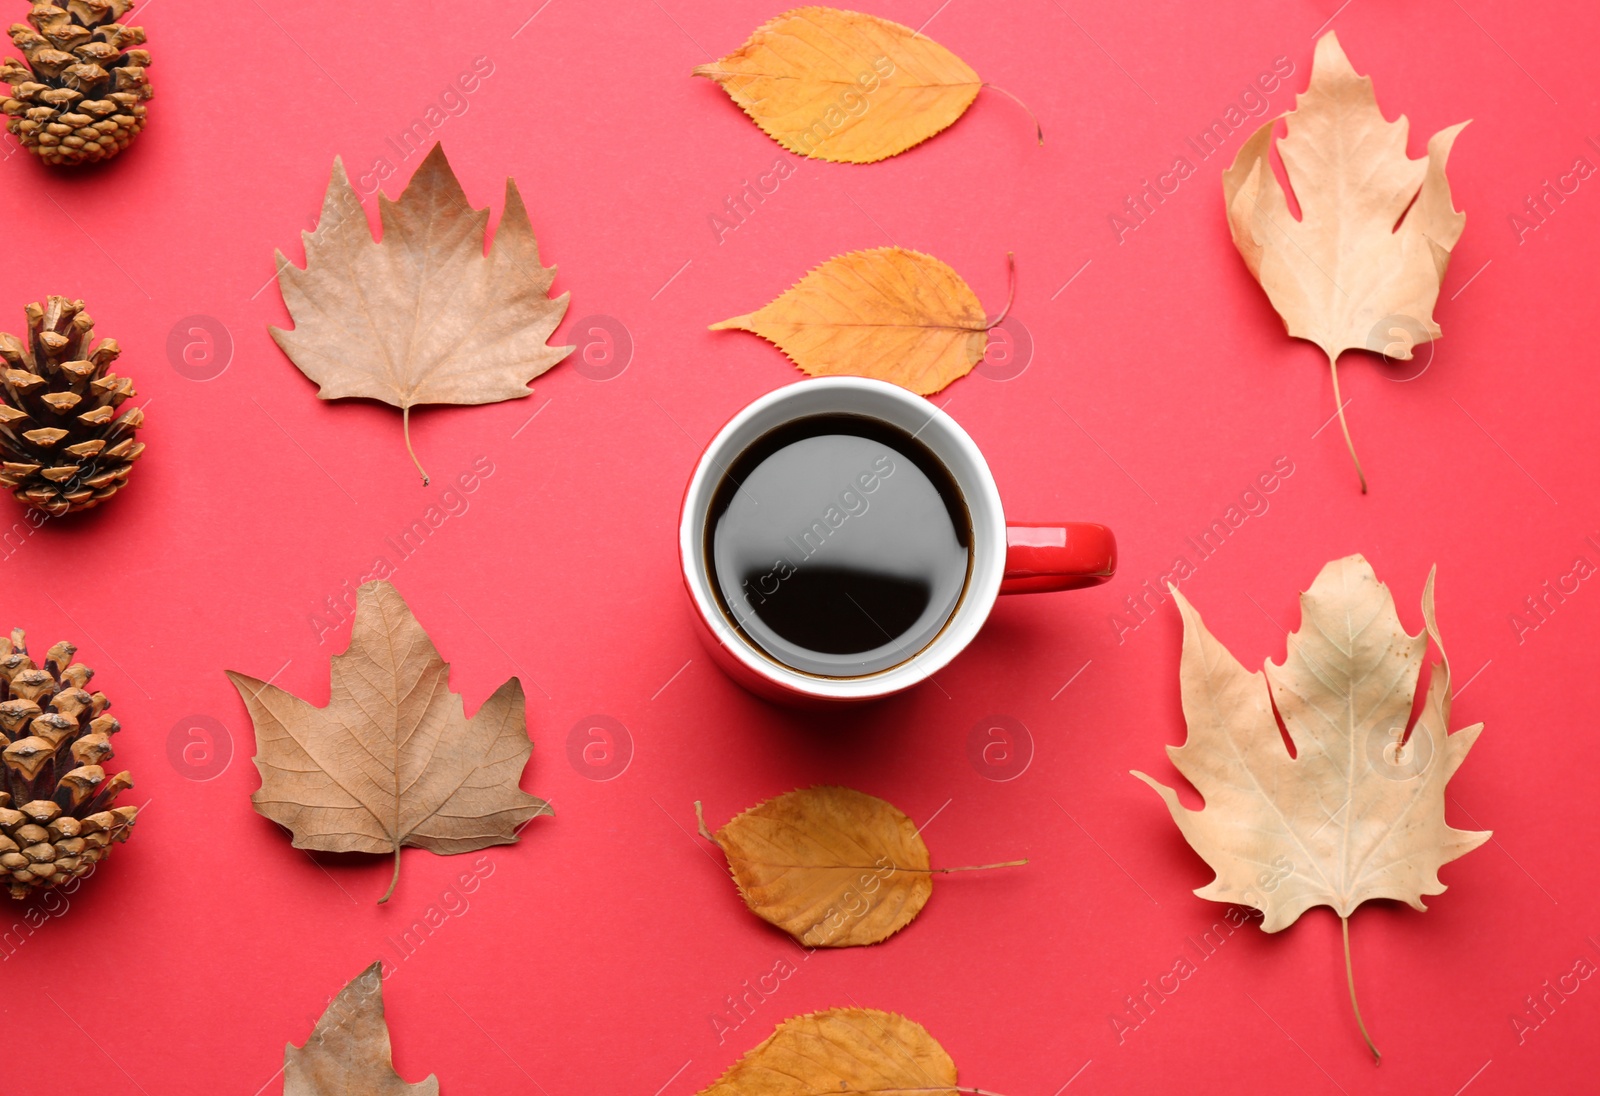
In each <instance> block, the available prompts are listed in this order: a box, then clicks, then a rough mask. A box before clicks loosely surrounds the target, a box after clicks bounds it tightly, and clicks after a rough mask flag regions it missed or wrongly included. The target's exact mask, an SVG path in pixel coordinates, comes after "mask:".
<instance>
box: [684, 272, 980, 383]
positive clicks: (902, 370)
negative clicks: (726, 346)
mask: <svg viewBox="0 0 1600 1096" xmlns="http://www.w3.org/2000/svg"><path fill="white" fill-rule="evenodd" d="M987 327H988V323H987V321H986V320H985V317H984V313H983V305H982V304H981V303H980V302H979V301H978V296H977V294H976V293H974V292H973V291H972V288H971V287H970V286H968V285H967V283H966V282H964V281H962V279H961V275H959V274H957V273H956V272H955V271H954V270H952V269H950V267H948V266H946V265H945V264H944V263H942V262H940V261H939V260H938V259H935V258H934V257H933V256H931V255H924V254H922V253H921V252H920V251H908V250H906V249H905V248H901V247H880V248H875V249H873V250H870V251H852V252H849V253H848V254H844V255H839V256H836V257H835V258H832V259H829V260H828V261H827V262H825V263H823V264H822V265H821V266H819V267H817V268H815V269H814V270H812V271H811V272H810V273H808V274H807V275H806V276H805V277H803V278H801V279H800V280H799V281H798V282H796V283H795V285H794V286H793V287H791V288H790V289H788V290H787V291H785V292H784V293H783V294H782V295H781V296H779V297H778V298H777V299H776V300H774V301H773V302H772V303H771V304H769V305H767V306H766V307H764V308H761V309H759V310H757V311H755V312H752V313H749V314H748V315H744V316H735V317H734V318H733V319H730V320H723V321H722V322H721V323H715V324H712V325H711V330H713V331H726V330H739V331H750V332H753V333H754V334H757V335H760V336H761V337H762V338H763V339H766V340H768V341H769V342H772V343H775V344H777V346H778V348H779V349H780V350H782V351H783V352H784V353H785V354H787V355H788V356H789V358H790V359H791V360H792V361H793V362H794V363H795V365H797V366H799V367H800V369H801V371H802V372H804V373H806V374H807V375H809V376H813V377H819V376H837V375H846V376H856V377H875V378H877V379H878V380H884V381H890V382H892V383H894V384H898V385H900V386H901V387H902V388H908V389H910V390H911V391H913V392H915V393H917V394H918V395H922V396H927V395H931V394H932V393H934V392H937V391H939V390H940V389H941V388H943V387H944V386H945V385H947V384H949V383H950V382H951V381H953V380H956V379H958V378H960V377H964V376H966V375H967V374H968V373H970V372H971V371H972V369H973V367H974V366H976V365H977V364H978V363H979V362H981V361H982V360H983V355H984V351H985V350H987V349H988V345H989V335H988V331H987Z"/></svg>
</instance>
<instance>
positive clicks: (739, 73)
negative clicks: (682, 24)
mask: <svg viewBox="0 0 1600 1096" xmlns="http://www.w3.org/2000/svg"><path fill="white" fill-rule="evenodd" d="M694 75H696V76H706V77H710V78H711V79H712V80H715V81H716V82H717V84H718V85H720V86H721V88H722V90H723V91H725V92H727V93H728V96H729V98H731V99H732V100H733V101H734V102H735V103H737V104H739V107H740V109H741V110H743V111H744V112H745V113H746V114H748V115H749V116H750V117H751V118H752V119H754V121H755V123H756V125H758V126H760V127H761V128H762V130H764V131H765V132H766V134H767V135H768V136H769V137H771V138H772V139H773V140H775V141H777V142H778V143H779V144H780V145H782V146H783V147H784V148H786V149H788V150H789V151H790V152H797V153H799V154H800V155H802V156H809V157H812V158H814V159H822V160H832V161H833V162H835V163H850V164H870V163H872V162H874V161H876V160H882V159H885V158H886V157H889V156H896V155H898V154H900V153H902V152H904V151H906V149H908V148H911V147H913V146H915V145H919V144H921V143H922V142H923V141H926V140H927V139H928V138H929V137H932V136H933V135H934V134H936V133H938V132H939V131H940V130H942V129H945V128H946V127H948V126H950V125H951V124H952V123H954V122H955V120H956V119H957V118H959V117H961V115H963V114H964V113H966V110H967V108H968V107H969V106H971V105H972V101H973V100H974V99H976V98H977V97H978V90H979V89H980V88H983V87H988V86H992V85H986V84H984V83H983V81H981V80H979V79H978V74H977V73H976V72H973V71H972V69H971V68H969V67H968V66H967V64H966V62H965V61H963V60H961V58H959V57H957V56H956V55H955V54H953V53H951V52H950V51H949V50H947V49H945V48H944V47H943V46H941V45H940V44H939V43H937V42H935V41H933V40H932V39H931V38H928V37H926V36H924V35H922V34H920V33H918V32H917V31H914V30H912V29H911V28H910V27H903V26H901V25H900V24H899V23H891V22H890V21H889V20H887V19H879V18H878V17H877V16H875V15H864V14H862V13H861V12H859V11H840V10H838V9H837V8H819V7H809V8H795V9H794V10H793V11H787V12H784V13H783V14H782V15H780V16H778V17H777V18H776V19H773V20H771V21H769V22H767V23H764V24H762V25H761V26H760V27H758V28H756V31H755V33H754V34H752V35H751V36H750V39H749V41H747V42H745V44H744V45H742V46H740V47H739V48H738V49H736V50H734V51H733V52H732V53H730V54H728V56H726V57H724V58H722V59H721V60H719V61H713V62H712V63H711V64H709V65H698V66H696V67H695V70H694ZM995 90H996V91H999V90H1000V89H999V88H996V89H995ZM1002 94H1006V95H1009V94H1010V93H1009V92H1002ZM1024 109H1026V108H1024ZM1034 126H1035V129H1037V128H1038V122H1037V120H1036V121H1035V123H1034ZM1039 143H1040V144H1043V143H1044V134H1043V132H1042V131H1041V132H1040V133H1039Z"/></svg>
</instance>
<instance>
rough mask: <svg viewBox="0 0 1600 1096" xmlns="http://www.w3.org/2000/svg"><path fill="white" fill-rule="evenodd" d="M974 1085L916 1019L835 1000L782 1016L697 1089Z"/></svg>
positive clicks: (728, 1094) (749, 1091) (951, 1090)
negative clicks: (961, 1078)
mask: <svg viewBox="0 0 1600 1096" xmlns="http://www.w3.org/2000/svg"><path fill="white" fill-rule="evenodd" d="M976 1091H977V1090H976V1089H970V1088H958V1087H957V1086H956V1064H955V1062H954V1061H952V1060H951V1058H950V1055H949V1054H947V1053H946V1052H945V1049H944V1047H942V1046H940V1045H939V1044H938V1043H937V1042H936V1041H935V1040H934V1038H933V1036H932V1035H929V1034H928V1029H927V1028H925V1027H923V1026H922V1025H921V1024H919V1023H916V1022H914V1021H912V1020H907V1019H906V1018H905V1017H904V1016H900V1015H898V1014H896V1013H893V1012H880V1011H879V1010H877V1009H871V1008H835V1009H828V1010H827V1011H825V1012H812V1013H807V1014H806V1015H804V1016H794V1017H791V1018H789V1019H787V1020H785V1021H784V1022H783V1023H781V1024H779V1025H778V1028H777V1030H776V1031H774V1032H773V1033H772V1034H771V1035H770V1036H769V1037H768V1038H767V1039H766V1041H765V1042H763V1043H761V1044H760V1045H759V1046H757V1047H755V1048H754V1049H753V1050H751V1051H750V1052H749V1053H748V1054H746V1055H745V1056H744V1057H743V1058H740V1059H739V1060H738V1061H737V1062H735V1063H733V1066H732V1067H731V1068H730V1069H729V1070H728V1072H726V1073H724V1074H723V1075H722V1077H721V1078H720V1079H718V1081H717V1082H716V1083H715V1084H713V1085H712V1086H711V1087H710V1088H706V1089H702V1090H701V1091H700V1093H699V1094H698V1096H821V1094H823V1093H840V1094H841V1096H844V1094H848V1093H880V1094H885V1096H890V1094H900V1093H913V1092H914V1093H918V1094H921V1096H956V1093H958V1092H967V1093H971V1092H976Z"/></svg>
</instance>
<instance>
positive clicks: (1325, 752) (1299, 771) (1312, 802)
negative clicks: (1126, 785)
mask: <svg viewBox="0 0 1600 1096" xmlns="http://www.w3.org/2000/svg"><path fill="white" fill-rule="evenodd" d="M1172 596H1173V599H1174V600H1175V601H1176V602H1177V604H1178V609H1179V611H1180V612H1181V613H1182V615H1183V659H1182V665H1181V667H1180V670H1179V674H1180V678H1181V681H1182V686H1183V714H1184V718H1185V719H1186V720H1187V722H1188V724H1189V736H1188V739H1187V740H1186V741H1185V742H1184V744H1183V745H1182V746H1169V747H1168V748H1167V755H1168V756H1169V757H1171V758H1172V763H1173V764H1174V765H1175V766H1177V769H1178V771H1179V772H1180V773H1182V774H1183V775H1184V776H1185V777H1186V778H1187V779H1188V781H1189V783H1191V784H1193V785H1194V787H1195V790H1196V791H1198V792H1199V793H1200V795H1201V797H1202V798H1203V799H1204V800H1205V808H1204V809H1203V810H1198V811H1192V810H1190V809H1189V808H1187V807H1185V806H1183V805H1182V804H1181V803H1179V802H1178V797H1177V794H1176V793H1174V792H1173V790H1172V789H1171V788H1168V787H1167V786H1165V785H1164V784H1161V783H1159V782H1157V781H1155V780H1153V779H1151V778H1150V777H1148V776H1146V775H1145V774H1144V773H1141V772H1135V773H1134V774H1133V775H1134V776H1137V777H1138V778H1139V779H1140V780H1143V781H1144V782H1145V783H1146V784H1149V785H1150V786H1151V787H1152V788H1154V789H1155V790H1156V792H1157V793H1158V794H1159V795H1160V796H1161V798H1162V799H1163V800H1164V801H1165V802H1166V804H1167V809H1168V810H1169V811H1171V812H1172V819H1173V821H1174V822H1176V823H1177V824H1178V828H1179V829H1180V830H1181V831H1183V836H1184V838H1185V839H1186V840H1187V841H1188V842H1189V844H1190V846H1192V847H1193V848H1194V850H1195V852H1197V853H1199V854H1200V856H1201V857H1202V858H1203V859H1204V860H1205V862H1206V863H1207V864H1209V865H1210V866H1211V868H1212V870H1214V871H1215V872H1216V873H1217V876H1216V878H1215V879H1214V880H1212V881H1211V882H1210V883H1208V884H1207V885H1206V886H1204V887H1202V888H1200V889H1199V890H1197V891H1195V893H1196V894H1198V895H1199V896H1200V897H1201V898H1209V899H1211V900H1212V901H1216V902H1234V903H1238V904H1240V905H1244V906H1253V907H1255V908H1256V909H1258V910H1260V911H1261V912H1262V914H1263V915H1264V916H1263V920H1262V922H1261V927H1262V928H1263V929H1264V930H1266V931H1267V932H1277V931H1278V930H1280V929H1283V928H1287V927H1288V926H1289V925H1291V924H1293V923H1294V922H1295V920H1296V919H1297V918H1298V917H1299V916H1300V914H1302V913H1303V912H1305V911H1306V910H1308V909H1310V908H1311V907H1312V906H1331V907H1332V908H1333V910H1334V912H1336V913H1337V914H1338V915H1339V920H1340V924H1341V926H1342V931H1343V934H1344V948H1345V965H1346V972H1347V975H1348V972H1349V963H1350V925H1349V917H1350V914H1351V913H1353V912H1354V911H1355V908H1356V907H1357V906H1359V905H1360V904H1361V903H1362V902H1365V901H1367V900H1368V899H1371V898H1392V899H1395V900H1397V901H1401V902H1406V903H1408V904H1410V905H1411V906H1413V907H1415V908H1416V909H1419V910H1420V909H1426V908H1427V907H1425V906H1424V905H1423V904H1422V899H1423V897H1424V896H1425V895H1431V894H1441V893H1443V892H1444V889H1445V886H1444V884H1443V883H1441V882H1439V874H1438V871H1439V868H1440V866H1441V865H1444V864H1447V863H1449V862H1450V861H1452V860H1454V859H1456V858H1457V857H1458V856H1463V855H1465V854H1466V853H1468V852H1471V851H1472V850H1473V849H1475V848H1477V847H1478V846H1479V845H1481V844H1483V842H1485V841H1487V840H1488V839H1489V837H1490V834H1489V832H1487V831H1479V832H1473V831H1467V830H1457V829H1453V828H1452V827H1451V826H1450V825H1449V824H1448V823H1447V822H1446V821H1445V819H1444V798H1445V785H1446V784H1447V783H1448V781H1449V780H1450V778H1451V777H1452V776H1454V775H1455V772H1456V770H1457V769H1458V768H1460V767H1461V763H1462V761H1463V760H1465V758H1466V756H1467V751H1468V750H1469V749H1471V748H1472V744H1473V742H1474V741H1475V740H1476V739H1477V737H1478V732H1479V731H1481V730H1482V729H1483V724H1481V723H1479V724H1475V725H1473V726H1471V727H1467V728H1465V729H1464V730H1460V731H1457V732H1456V733H1454V734H1451V733H1449V722H1450V662H1449V660H1448V659H1447V658H1445V655H1444V644H1443V642H1442V641H1441V640H1440V638H1439V628H1438V625H1437V623H1436V622H1435V620H1434V615H1433V574H1432V572H1430V573H1429V575H1428V582H1427V585H1426V586H1425V587H1424V588H1423V592H1422V620H1423V625H1424V628H1425V630H1426V636H1424V635H1423V634H1422V633H1419V634H1417V635H1408V634H1407V633H1406V630H1405V628H1404V627H1403V626H1402V625H1401V623H1400V618H1399V616H1398V615H1397V614H1396V612H1395V607H1394V599H1393V598H1392V597H1391V596H1390V594H1389V588H1388V587H1387V586H1384V585H1383V584H1382V583H1380V582H1379V581H1378V578H1377V576H1376V575H1375V574H1373V571H1372V567H1371V566H1370V565H1369V564H1368V563H1367V561H1366V560H1365V559H1363V558H1362V557H1361V556H1359V555H1356V556H1348V557H1346V558H1344V559H1338V560H1334V561H1333V562H1332V563H1329V564H1328V565H1327V566H1326V567H1324V568H1323V569H1322V572H1321V574H1319V575H1318V576H1317V579H1316V581H1315V582H1313V583H1312V584H1311V589H1310V590H1308V591H1307V592H1306V593H1304V594H1301V595H1300V613H1301V620H1300V630H1299V631H1298V632H1294V633H1292V634H1291V635H1290V636H1289V637H1288V654H1287V657H1286V658H1285V659H1284V661H1283V663H1282V664H1281V665H1279V664H1276V663H1273V662H1272V661H1270V660H1269V661H1267V663H1266V665H1265V668H1264V671H1256V672H1254V673H1249V672H1246V671H1245V669H1244V667H1243V666H1241V665H1240V664H1239V663H1238V661H1237V660H1235V659H1234V657H1233V656H1232V655H1231V654H1229V653H1228V650H1227V648H1226V647H1224V646H1223V645H1222V644H1221V643H1219V642H1218V641H1217V640H1216V639H1215V638H1214V637H1213V636H1212V635H1211V633H1210V632H1209V631H1207V630H1206V626H1205V624H1204V623H1202V622H1201V620H1200V614H1199V613H1197V612H1195V610H1194V607H1193V606H1191V605H1190V604H1189V602H1188V601H1187V600H1186V599H1185V598H1184V597H1183V595H1182V594H1180V593H1178V591H1177V589H1176V588H1175V587H1174V588H1172ZM1429 638H1431V639H1432V640H1433V642H1434V645H1435V646H1437V647H1438V648H1439V657H1440V661H1439V662H1438V663H1435V664H1434V666H1433V669H1432V673H1431V674H1430V678H1429V682H1428V693H1427V696H1426V697H1425V698H1424V700H1423V704H1422V710H1421V712H1420V713H1419V714H1418V716H1417V719H1416V723H1415V725H1414V726H1412V727H1411V729H1410V735H1409V737H1407V734H1406V732H1407V724H1408V723H1410V721H1411V709H1412V702H1413V700H1414V698H1415V696H1416V689H1417V678H1418V675H1419V674H1420V673H1421V670H1422V657H1423V654H1424V653H1425V652H1426V650H1427V646H1428V639H1429ZM1274 706H1276V709H1277V714H1278V716H1281V717H1282V719H1283V726H1284V728H1285V729H1286V730H1287V731H1288V734H1289V738H1290V741H1292V742H1293V743H1294V755H1293V756H1291V755H1290V753H1289V751H1288V749H1286V748H1285V746H1284V743H1283V738H1282V736H1281V735H1280V734H1279V730H1278V723H1277V719H1275V718H1274V715H1273V709H1274ZM1350 1003H1351V1007H1352V1008H1355V1009H1356V1020H1357V1023H1358V1024H1361V1013H1360V1009H1359V1006H1357V1005H1356V997H1355V981H1354V978H1353V977H1351V978H1350ZM1361 1034H1362V1037H1363V1038H1367V1032H1366V1026H1365V1024H1361ZM1367 1045H1368V1046H1369V1047H1371V1046H1372V1040H1371V1039H1370V1038H1367ZM1372 1052H1373V1054H1374V1055H1376V1054H1377V1049H1376V1048H1375V1047H1374V1048H1373V1051H1372Z"/></svg>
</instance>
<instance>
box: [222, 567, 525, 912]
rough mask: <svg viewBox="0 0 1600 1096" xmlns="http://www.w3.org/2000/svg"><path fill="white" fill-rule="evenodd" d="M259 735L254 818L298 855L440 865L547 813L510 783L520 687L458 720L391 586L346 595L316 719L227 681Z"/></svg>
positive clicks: (443, 671) (455, 699) (442, 674)
mask: <svg viewBox="0 0 1600 1096" xmlns="http://www.w3.org/2000/svg"><path fill="white" fill-rule="evenodd" d="M227 673H228V678H229V679H230V680H231V681H232V682H233V684H234V686H235V687H236V688H237V689H238V690H239V695H240V696H241V697H243V698H244V702H245V706H246V707H247V708H248V709H249V711H250V720H251V722H252V723H253V724H255V732H256V750H257V754H256V757H255V763H256V768H257V769H258V770H260V772H261V788H260V789H259V790H258V791H257V792H256V793H255V794H254V795H253V796H251V802H252V803H253V804H254V805H255V808H256V810H257V811H258V812H259V813H260V814H262V815H264V816H265V817H267V818H270V819H272V820H273V821H274V822H276V823H278V824H279V825H280V826H283V827H285V828H286V829H288V830H289V831H290V832H291V833H293V834H294V847H295V848H297V849H319V850H322V851H324V852H368V853H392V854H393V855H394V876H393V878H392V879H391V880H390V883H389V890H388V892H387V893H385V894H384V896H383V897H382V898H380V899H379V900H378V901H379V902H387V901H388V900H389V896H390V895H392V894H393V893H394V888H395V885H396V884H397V883H398V882H399V880H400V849H401V847H402V846H405V845H410V846H412V847H414V848H422V849H427V850H428V851H429V852H434V853H438V854H440V855H445V856H449V855H454V854H456V853H463V852H474V851H476V850H478V849H484V848H488V847H489V846H491V845H509V844H512V843H513V842H515V841H516V840H517V834H518V832H519V831H520V830H521V828H522V826H523V824H524V823H526V822H527V821H528V820H529V819H531V818H534V817H536V816H538V815H541V814H551V813H553V812H552V811H551V809H550V805H549V804H548V803H546V802H545V801H544V800H542V799H538V798H536V797H534V796H531V795H529V794H528V793H527V792H524V791H523V790H522V789H521V788H519V787H518V786H517V783H518V781H519V780H520V779H521V778H522V770H523V769H524V767H526V765H527V763H528V758H529V756H530V755H531V754H532V752H533V743H532V742H531V741H530V740H529V739H528V725H527V716H526V714H525V701H524V699H523V695H522V684H521V682H519V681H518V680H517V679H516V678H514V677H513V678H511V679H509V680H508V681H507V682H506V683H505V684H504V685H502V686H500V688H498V689H496V690H495V692H494V694H493V695H492V696H490V697H489V699H488V700H486V701H484V703H483V706H482V707H481V708H479V709H478V711H477V712H476V713H474V714H473V715H472V717H471V718H468V717H467V715H466V713H465V711H464V710H463V708H462V704H461V697H460V695H459V694H457V693H453V692H451V691H450V666H449V664H448V663H446V662H445V661H444V659H442V658H440V657H439V652H438V651H437V650H436V649H435V648H434V646H433V641H432V640H430V639H429V638H428V634H427V633H426V632H424V631H423V630H422V625H421V624H418V623H417V618H416V617H414V616H412V615H411V610H410V609H409V608H407V606H406V603H405V601H404V600H403V599H402V598H401V597H400V593H399V591H397V590H396V589H395V588H394V587H393V586H392V585H390V584H389V583H387V582H369V583H367V584H366V585H365V586H362V587H361V588H360V589H359V590H357V591H356V614H355V624H354V626H353V629H352V633H351V636H350V647H349V649H348V650H346V651H345V652H344V653H343V654H339V655H335V656H333V660H332V667H331V678H332V689H331V694H332V695H331V696H330V698H329V700H328V704H327V706H326V707H322V708H318V707H316V706H315V705H313V704H310V703H308V702H306V701H304V700H301V699H300V698H299V697H297V696H295V695H294V694H293V693H289V692H286V691H284V690H283V689H280V688H278V687H277V686H275V685H269V684H268V683H266V682H264V681H260V680H257V679H256V678H253V677H250V676H248V675H246V674H240V673H234V672H233V671H232V670H229V671H227Z"/></svg>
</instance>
